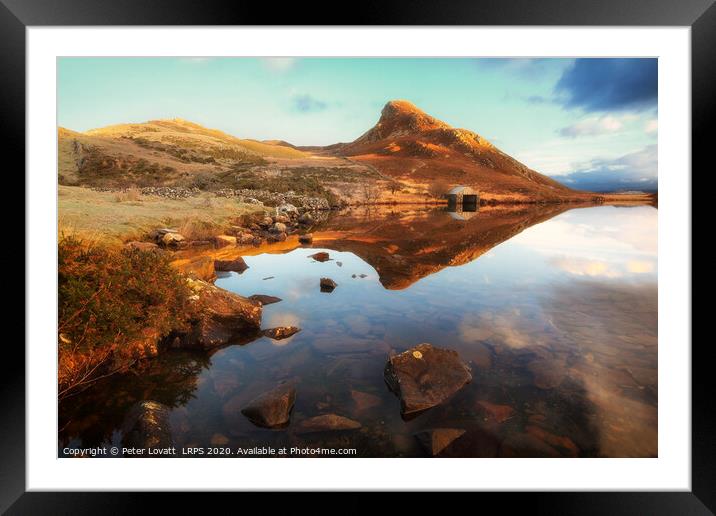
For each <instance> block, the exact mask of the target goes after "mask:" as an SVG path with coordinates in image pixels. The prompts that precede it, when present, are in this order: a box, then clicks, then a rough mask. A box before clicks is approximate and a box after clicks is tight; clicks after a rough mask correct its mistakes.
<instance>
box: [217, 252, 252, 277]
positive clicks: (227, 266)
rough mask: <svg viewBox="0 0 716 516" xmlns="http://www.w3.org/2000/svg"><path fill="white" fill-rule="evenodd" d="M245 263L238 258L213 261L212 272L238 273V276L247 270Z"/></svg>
mask: <svg viewBox="0 0 716 516" xmlns="http://www.w3.org/2000/svg"><path fill="white" fill-rule="evenodd" d="M248 268H249V266H248V265H246V261H245V260H244V259H243V258H242V257H241V256H239V257H238V258H235V259H234V260H214V270H216V271H221V272H238V273H239V274H240V273H242V272H244V271H245V270H246V269H248Z"/></svg>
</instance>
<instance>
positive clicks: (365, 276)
mask: <svg viewBox="0 0 716 516" xmlns="http://www.w3.org/2000/svg"><path fill="white" fill-rule="evenodd" d="M358 277H359V278H367V277H368V275H367V274H359V275H358Z"/></svg>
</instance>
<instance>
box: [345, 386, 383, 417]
mask: <svg viewBox="0 0 716 516" xmlns="http://www.w3.org/2000/svg"><path fill="white" fill-rule="evenodd" d="M351 398H353V403H355V405H356V410H358V412H362V411H363V410H368V409H369V408H372V407H376V406H378V405H380V403H381V400H380V398H379V397H378V396H375V395H374V394H368V393H367V392H361V391H354V390H351Z"/></svg>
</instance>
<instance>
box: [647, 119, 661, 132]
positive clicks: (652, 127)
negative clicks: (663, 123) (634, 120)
mask: <svg viewBox="0 0 716 516" xmlns="http://www.w3.org/2000/svg"><path fill="white" fill-rule="evenodd" d="M644 131H646V134H656V133H657V132H659V121H658V120H649V121H648V122H647V123H646V126H644Z"/></svg>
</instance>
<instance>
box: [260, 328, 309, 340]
mask: <svg viewBox="0 0 716 516" xmlns="http://www.w3.org/2000/svg"><path fill="white" fill-rule="evenodd" d="M299 331H301V328H297V327H296V326H279V327H277V328H270V329H268V330H264V331H263V334H264V335H265V336H267V337H270V338H272V339H274V340H282V339H287V338H289V337H291V336H293V335H295V334H297V333H298V332H299Z"/></svg>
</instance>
